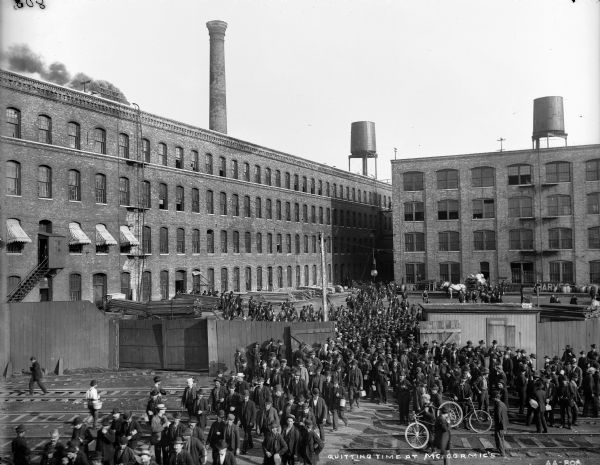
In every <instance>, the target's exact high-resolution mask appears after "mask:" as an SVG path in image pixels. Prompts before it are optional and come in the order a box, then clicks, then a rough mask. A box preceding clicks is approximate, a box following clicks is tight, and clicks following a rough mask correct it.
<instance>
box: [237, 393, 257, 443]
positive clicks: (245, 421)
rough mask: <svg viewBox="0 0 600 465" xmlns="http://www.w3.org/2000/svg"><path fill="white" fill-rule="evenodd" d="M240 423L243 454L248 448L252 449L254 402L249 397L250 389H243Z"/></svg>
mask: <svg viewBox="0 0 600 465" xmlns="http://www.w3.org/2000/svg"><path fill="white" fill-rule="evenodd" d="M239 420H240V424H241V425H242V429H243V430H244V440H243V442H242V454H245V453H246V452H247V451H248V449H252V448H253V447H254V444H253V443H252V429H253V428H254V425H255V424H256V404H255V403H254V401H252V400H251V399H250V391H248V390H246V391H244V399H243V401H242V405H241V406H240V417H239Z"/></svg>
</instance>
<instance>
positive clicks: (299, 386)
mask: <svg viewBox="0 0 600 465" xmlns="http://www.w3.org/2000/svg"><path fill="white" fill-rule="evenodd" d="M288 392H289V393H290V394H292V395H293V396H294V397H295V398H296V399H297V398H298V397H299V396H301V395H303V396H305V397H306V396H307V395H308V386H307V384H306V383H305V382H304V381H303V380H302V379H301V378H300V372H299V371H295V372H294V376H293V378H292V379H291V381H290V385H289V388H288Z"/></svg>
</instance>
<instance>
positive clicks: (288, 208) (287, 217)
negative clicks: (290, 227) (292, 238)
mask: <svg viewBox="0 0 600 465" xmlns="http://www.w3.org/2000/svg"><path fill="white" fill-rule="evenodd" d="M285 220H286V221H292V206H291V204H290V202H286V203H285Z"/></svg>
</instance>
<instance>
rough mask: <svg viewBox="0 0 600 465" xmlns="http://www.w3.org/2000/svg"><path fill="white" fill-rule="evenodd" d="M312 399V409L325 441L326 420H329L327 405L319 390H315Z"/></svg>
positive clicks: (320, 434)
mask: <svg viewBox="0 0 600 465" xmlns="http://www.w3.org/2000/svg"><path fill="white" fill-rule="evenodd" d="M312 394H313V396H312V399H311V400H310V401H309V406H310V409H311V410H312V412H313V414H314V416H315V420H316V422H317V426H318V428H319V436H320V437H321V440H323V441H325V428H324V424H325V420H326V419H327V404H326V403H325V400H323V398H322V397H321V396H320V394H321V393H320V391H319V389H318V388H314V389H313V391H312Z"/></svg>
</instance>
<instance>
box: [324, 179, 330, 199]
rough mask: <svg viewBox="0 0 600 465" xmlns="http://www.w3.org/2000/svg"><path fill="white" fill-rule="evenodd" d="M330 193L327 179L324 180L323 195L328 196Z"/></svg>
mask: <svg viewBox="0 0 600 465" xmlns="http://www.w3.org/2000/svg"><path fill="white" fill-rule="evenodd" d="M329 194H330V188H329V181H326V182H325V196H326V197H329Z"/></svg>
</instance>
